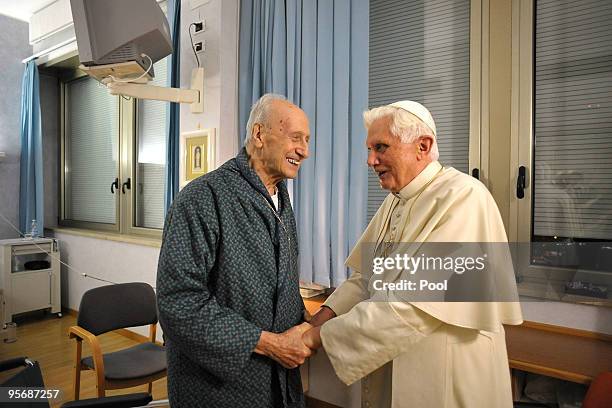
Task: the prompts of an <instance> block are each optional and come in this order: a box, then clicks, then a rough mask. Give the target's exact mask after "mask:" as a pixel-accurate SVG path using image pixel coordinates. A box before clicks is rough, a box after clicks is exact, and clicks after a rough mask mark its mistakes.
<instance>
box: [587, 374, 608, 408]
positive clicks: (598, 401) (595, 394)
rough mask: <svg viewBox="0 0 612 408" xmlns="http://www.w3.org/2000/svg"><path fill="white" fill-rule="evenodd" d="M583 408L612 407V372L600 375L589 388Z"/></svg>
mask: <svg viewBox="0 0 612 408" xmlns="http://www.w3.org/2000/svg"><path fill="white" fill-rule="evenodd" d="M582 407H583V408H609V407H612V372H611V371H606V372H603V373H601V374H599V375H598V376H597V377H596V378H595V379H594V380H593V382H592V383H591V385H590V386H589V390H588V391H587V394H586V396H585V397H584V401H583V402H582Z"/></svg>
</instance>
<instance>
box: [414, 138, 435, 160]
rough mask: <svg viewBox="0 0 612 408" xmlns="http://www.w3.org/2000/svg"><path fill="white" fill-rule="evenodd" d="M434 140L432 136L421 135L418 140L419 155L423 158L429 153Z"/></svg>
mask: <svg viewBox="0 0 612 408" xmlns="http://www.w3.org/2000/svg"><path fill="white" fill-rule="evenodd" d="M433 143H434V140H433V137H431V136H421V137H420V138H419V140H418V141H417V157H418V158H419V159H423V158H425V157H427V156H428V155H429V152H430V151H431V148H432V146H433Z"/></svg>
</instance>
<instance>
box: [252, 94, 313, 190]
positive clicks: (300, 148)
mask: <svg viewBox="0 0 612 408" xmlns="http://www.w3.org/2000/svg"><path fill="white" fill-rule="evenodd" d="M270 110H271V111H270V113H269V117H268V121H267V122H268V126H262V128H261V132H262V137H261V143H262V145H261V147H262V155H261V159H262V161H263V164H264V171H265V172H266V174H267V175H268V177H270V178H272V179H278V180H282V179H288V178H290V179H293V178H295V177H296V176H297V174H298V170H299V169H300V165H301V164H302V161H303V160H305V159H306V158H308V143H309V142H310V131H309V130H308V118H307V117H306V114H305V113H304V111H303V110H301V109H300V108H298V107H297V106H295V105H293V104H291V103H289V102H286V101H274V102H273V104H272V107H271V109H270Z"/></svg>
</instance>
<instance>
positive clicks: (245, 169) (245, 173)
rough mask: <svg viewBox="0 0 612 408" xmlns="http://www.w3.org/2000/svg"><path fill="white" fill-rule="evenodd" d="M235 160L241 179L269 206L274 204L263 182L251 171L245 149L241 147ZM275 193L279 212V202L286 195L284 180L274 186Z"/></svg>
mask: <svg viewBox="0 0 612 408" xmlns="http://www.w3.org/2000/svg"><path fill="white" fill-rule="evenodd" d="M235 160H236V165H237V166H238V171H240V174H241V175H242V177H244V178H245V180H246V181H247V182H248V183H249V184H250V185H251V186H252V187H253V188H254V189H255V190H257V192H259V193H260V194H261V195H262V196H263V197H264V198H265V199H266V200H268V202H270V204H274V202H273V201H272V197H270V193H269V192H268V189H267V188H266V186H264V184H263V181H261V178H260V177H259V175H258V174H257V172H255V170H253V168H252V167H251V166H250V165H249V156H248V155H247V151H246V147H243V148H242V149H240V152H239V153H238V156H236V159H235ZM276 193H277V194H278V197H279V198H280V200H279V208H278V211H279V212H280V209H281V208H280V206H281V205H282V204H281V200H282V201H284V199H285V196H286V195H287V194H288V192H287V187H286V186H285V181H284V180H283V181H279V182H278V183H277V184H276ZM281 197H282V198H281ZM287 197H288V195H287ZM272 208H275V207H274V206H273V207H272Z"/></svg>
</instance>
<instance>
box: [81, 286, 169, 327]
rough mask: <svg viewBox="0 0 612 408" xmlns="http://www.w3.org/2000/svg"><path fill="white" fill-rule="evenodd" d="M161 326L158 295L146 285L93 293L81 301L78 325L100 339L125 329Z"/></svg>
mask: <svg viewBox="0 0 612 408" xmlns="http://www.w3.org/2000/svg"><path fill="white" fill-rule="evenodd" d="M156 323H157V306H156V303H155V292H154V291H153V288H152V287H151V285H149V284H146V283H144V282H133V283H121V284H116V285H108V286H102V287H99V288H94V289H90V290H88V291H87V292H85V294H83V298H82V299H81V305H80V306H79V316H78V318H77V325H78V326H81V327H82V328H84V329H85V330H87V331H89V332H91V333H93V334H94V335H96V336H97V335H99V334H102V333H106V332H109V331H111V330H116V329H122V328H125V327H134V326H144V325H148V324H156Z"/></svg>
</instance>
